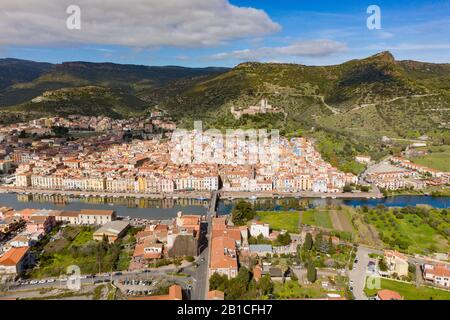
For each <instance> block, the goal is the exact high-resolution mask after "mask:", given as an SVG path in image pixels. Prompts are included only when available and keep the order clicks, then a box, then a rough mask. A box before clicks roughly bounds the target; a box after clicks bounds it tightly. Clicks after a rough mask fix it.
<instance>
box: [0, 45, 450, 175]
mask: <svg viewBox="0 0 450 320" xmlns="http://www.w3.org/2000/svg"><path fill="white" fill-rule="evenodd" d="M27 71H29V72H27ZM0 76H1V78H0V79H1V84H2V85H1V86H0V112H1V110H4V111H7V113H6V115H5V116H2V117H4V118H5V119H7V120H4V121H10V120H11V121H17V117H19V118H20V117H22V118H23V117H25V116H26V117H35V116H41V115H66V114H70V113H82V114H90V115H100V114H102V115H109V116H113V117H126V116H130V115H133V114H139V113H142V112H146V111H148V110H151V109H153V108H156V107H158V108H161V109H164V110H166V111H167V112H168V113H169V114H171V115H172V116H173V117H174V118H175V119H176V120H177V121H178V123H179V124H180V125H181V126H187V127H189V126H192V124H193V120H195V119H201V120H203V121H204V123H205V126H210V127H216V128H231V127H240V128H277V129H280V130H281V133H283V134H285V135H288V136H289V135H295V134H299V133H302V134H307V135H311V136H313V137H315V138H316V139H317V140H318V145H319V148H320V150H321V151H322V154H323V155H324V156H325V157H326V158H327V160H329V161H331V162H332V163H333V164H335V165H337V166H339V167H340V168H343V169H347V171H354V172H355V171H358V170H357V168H355V164H354V163H353V162H352V161H351V159H352V156H353V155H354V154H357V153H369V154H371V155H372V156H374V157H376V158H379V157H381V156H383V155H385V154H386V153H387V152H392V150H393V149H392V146H390V147H386V145H385V143H384V142H382V141H384V140H385V139H384V140H382V139H381V138H382V137H383V136H386V137H389V138H392V139H393V140H392V141H398V143H397V144H396V145H395V146H394V147H395V148H397V147H399V148H402V142H401V141H403V140H402V139H405V138H406V139H410V138H417V137H419V136H420V135H423V134H427V135H428V136H430V137H431V139H433V140H434V141H441V142H442V141H444V142H446V143H448V144H450V135H449V130H448V129H449V128H450V64H433V63H424V62H416V61H396V60H395V59H394V57H393V56H392V54H391V53H389V52H381V53H379V54H376V55H374V56H371V57H368V58H365V59H360V60H351V61H348V62H345V63H343V64H340V65H334V66H305V65H299V64H278V63H250V62H248V63H242V64H240V65H238V66H236V67H235V68H233V69H226V68H182V67H172V66H168V67H146V66H135V65H118V64H112V63H87V62H67V63H63V64H57V65H51V64H40V63H34V62H30V61H21V60H14V59H5V60H0ZM262 98H267V99H268V100H269V103H270V104H272V105H273V106H274V107H277V108H279V109H281V110H282V112H281V113H277V114H257V115H253V116H243V117H241V118H240V119H235V118H234V116H233V115H232V113H231V112H230V109H231V107H247V106H249V105H254V104H255V103H257V102H258V101H259V100H260V99H262ZM3 114H5V113H3ZM8 117H9V118H8ZM8 119H10V120H8ZM405 143H407V142H403V144H405Z"/></svg>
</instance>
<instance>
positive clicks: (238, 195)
mask: <svg viewBox="0 0 450 320" xmlns="http://www.w3.org/2000/svg"><path fill="white" fill-rule="evenodd" d="M0 193H20V194H45V195H63V196H81V197H111V198H114V197H133V198H138V199H139V198H147V199H166V198H173V199H176V198H190V199H205V200H206V199H211V193H210V192H207V191H181V192H172V193H135V192H132V193H119V192H104V191H101V192H97V191H73V190H70V191H69V190H47V189H32V188H27V189H24V188H16V187H5V186H0ZM218 193H219V196H220V197H221V198H228V199H245V198H251V199H258V198H274V199H275V198H322V199H325V198H331V199H337V198H347V199H354V198H360V199H380V198H383V197H384V196H383V194H382V193H377V192H355V193H350V192H349V193H346V192H336V193H322V192H310V191H302V192H274V191H262V192H238V191H219V192H218Z"/></svg>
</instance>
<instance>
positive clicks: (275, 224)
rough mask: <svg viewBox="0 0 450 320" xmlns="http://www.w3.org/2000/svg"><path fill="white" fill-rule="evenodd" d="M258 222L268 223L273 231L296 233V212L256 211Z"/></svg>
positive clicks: (297, 224) (297, 222)
mask: <svg viewBox="0 0 450 320" xmlns="http://www.w3.org/2000/svg"><path fill="white" fill-rule="evenodd" d="M257 216H258V218H259V221H261V222H263V223H268V224H269V225H270V228H271V229H273V230H287V231H288V232H291V233H298V231H299V230H298V228H299V217H300V213H299V212H298V211H257Z"/></svg>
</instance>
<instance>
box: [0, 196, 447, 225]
mask: <svg viewBox="0 0 450 320" xmlns="http://www.w3.org/2000/svg"><path fill="white" fill-rule="evenodd" d="M237 201H238V200H227V199H222V200H220V201H219V202H218V207H217V211H218V214H219V215H223V214H228V213H230V211H231V209H232V207H233V204H234V203H236V202H237ZM248 201H251V202H252V203H254V204H255V206H256V207H257V209H259V210H291V209H298V208H308V207H317V206H325V205H347V206H353V207H357V206H363V205H367V206H369V207H373V206H377V205H379V204H383V205H385V206H389V207H405V206H415V205H421V204H425V205H429V206H432V207H436V208H449V207H450V197H431V196H396V197H389V198H383V199H321V198H304V199H296V198H285V199H257V200H248ZM208 205H209V200H201V199H183V198H179V199H147V198H133V197H127V198H124V197H77V196H61V195H42V194H33V195H25V194H12V193H4V194H0V207H2V206H5V207H12V208H14V209H16V210H20V209H25V208H37V209H57V210H66V211H69V210H74V211H76V210H81V209H113V210H115V211H116V212H117V214H118V215H119V216H123V217H126V216H129V217H133V218H137V217H139V218H153V219H159V218H172V217H175V216H176V214H177V212H178V211H183V212H184V213H186V214H201V215H204V214H206V212H207V207H208Z"/></svg>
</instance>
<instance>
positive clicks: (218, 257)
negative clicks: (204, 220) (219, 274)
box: [211, 236, 237, 269]
mask: <svg viewBox="0 0 450 320" xmlns="http://www.w3.org/2000/svg"><path fill="white" fill-rule="evenodd" d="M227 250H231V251H234V250H236V243H235V241H234V240H233V239H232V238H230V237H225V236H220V237H215V238H213V240H212V243H211V268H214V269H216V268H235V269H237V259H236V257H232V256H231V255H229V254H227V252H226V251H227Z"/></svg>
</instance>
